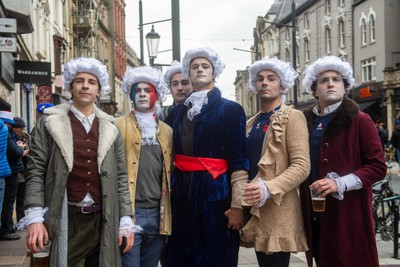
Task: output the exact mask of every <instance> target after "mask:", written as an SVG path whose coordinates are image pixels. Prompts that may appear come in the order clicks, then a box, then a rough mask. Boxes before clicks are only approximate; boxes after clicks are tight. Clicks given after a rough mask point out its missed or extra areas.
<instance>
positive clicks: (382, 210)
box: [372, 160, 399, 241]
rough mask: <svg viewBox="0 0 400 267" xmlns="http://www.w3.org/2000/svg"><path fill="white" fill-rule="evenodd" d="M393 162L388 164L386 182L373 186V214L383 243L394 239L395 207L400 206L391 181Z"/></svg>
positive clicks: (376, 228) (377, 231)
mask: <svg viewBox="0 0 400 267" xmlns="http://www.w3.org/2000/svg"><path fill="white" fill-rule="evenodd" d="M390 163H391V161H390V160H389V161H388V162H387V165H388V173H387V175H386V177H385V179H384V180H382V181H379V182H376V183H375V184H373V185H372V192H373V193H374V196H373V198H372V212H373V216H374V223H375V233H377V234H380V237H381V239H382V240H383V241H391V240H393V239H394V237H395V236H394V227H393V226H394V213H395V212H396V210H397V209H396V207H395V205H398V204H399V203H398V202H399V199H398V198H397V197H398V196H399V194H396V193H394V191H393V189H392V186H391V180H392V173H391V169H392V168H393V166H392V165H390ZM393 197H394V198H393Z"/></svg>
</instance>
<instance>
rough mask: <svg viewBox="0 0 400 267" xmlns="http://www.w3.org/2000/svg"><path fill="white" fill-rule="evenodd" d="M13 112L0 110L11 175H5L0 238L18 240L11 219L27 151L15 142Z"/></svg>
mask: <svg viewBox="0 0 400 267" xmlns="http://www.w3.org/2000/svg"><path fill="white" fill-rule="evenodd" d="M13 117H14V116H13V114H12V113H11V112H9V111H0V119H2V120H3V122H4V123H5V124H6V125H7V128H8V136H7V161H8V164H9V166H10V169H11V175H10V176H7V177H5V178H4V179H5V191H4V200H3V209H2V212H1V228H0V240H18V239H20V238H21V236H19V235H17V234H14V233H15V223H14V219H13V212H14V203H15V199H16V196H17V189H18V176H19V173H21V172H25V167H24V164H23V163H22V157H24V156H25V155H26V154H27V153H28V151H27V150H24V147H25V146H24V145H22V144H21V143H17V140H16V138H15V136H14V133H13V131H12V126H13V125H14V124H15V122H14V119H13Z"/></svg>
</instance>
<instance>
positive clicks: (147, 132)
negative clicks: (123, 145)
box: [135, 111, 158, 146]
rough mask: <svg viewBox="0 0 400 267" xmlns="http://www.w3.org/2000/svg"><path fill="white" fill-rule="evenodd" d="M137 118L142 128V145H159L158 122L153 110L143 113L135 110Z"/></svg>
mask: <svg viewBox="0 0 400 267" xmlns="http://www.w3.org/2000/svg"><path fill="white" fill-rule="evenodd" d="M135 116H136V120H137V122H138V124H139V127H140V129H141V130H142V146H143V145H158V141H157V135H156V133H157V122H156V119H155V118H154V113H153V112H148V113H143V112H138V111H135Z"/></svg>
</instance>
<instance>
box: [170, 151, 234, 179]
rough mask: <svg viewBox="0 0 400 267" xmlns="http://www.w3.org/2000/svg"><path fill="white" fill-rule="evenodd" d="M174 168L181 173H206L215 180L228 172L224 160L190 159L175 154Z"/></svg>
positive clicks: (226, 163)
mask: <svg viewBox="0 0 400 267" xmlns="http://www.w3.org/2000/svg"><path fill="white" fill-rule="evenodd" d="M175 167H177V168H178V169H179V170H181V171H183V172H193V171H208V172H209V173H210V174H211V176H212V177H213V179H214V180H215V179H217V177H218V176H219V175H221V174H223V173H225V172H226V171H227V170H228V162H227V161H226V160H224V159H213V158H202V157H190V156H185V155H181V154H176V155H175Z"/></svg>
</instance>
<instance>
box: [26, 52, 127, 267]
mask: <svg viewBox="0 0 400 267" xmlns="http://www.w3.org/2000/svg"><path fill="white" fill-rule="evenodd" d="M63 78H64V89H65V90H67V91H70V92H71V95H72V101H71V102H68V103H65V104H61V105H57V106H55V107H51V108H46V109H45V111H44V115H43V117H42V118H41V119H40V120H39V121H38V123H37V124H36V126H35V128H34V129H33V131H32V141H31V151H30V153H29V156H28V172H27V177H26V195H25V208H26V209H27V211H26V213H27V216H26V218H25V219H26V225H27V226H28V229H27V234H26V243H27V246H28V248H29V249H30V251H31V252H32V253H36V252H38V250H39V249H38V247H37V244H38V245H39V247H40V249H42V248H43V243H45V242H47V240H49V239H50V240H51V242H52V245H51V251H50V263H49V266H61V265H62V266H65V265H68V266H71V267H72V266H121V258H120V250H119V246H120V245H121V244H122V241H123V238H125V239H126V242H125V244H126V246H125V247H123V248H122V249H123V250H124V252H126V251H129V249H130V248H131V246H132V245H133V233H132V231H131V230H132V228H133V223H132V219H131V215H132V211H131V205H130V202H129V192H128V182H127V176H126V162H125V153H124V145H123V142H122V138H121V135H120V133H119V131H118V128H117V127H116V126H115V125H114V123H113V122H114V118H113V117H111V116H109V115H108V114H106V113H104V112H102V111H101V110H100V109H98V108H97V107H96V106H95V101H96V99H97V98H98V97H99V96H100V95H107V94H109V93H110V91H111V89H110V87H109V85H108V79H109V76H108V73H107V68H106V66H105V65H104V64H102V63H101V62H100V61H98V60H96V59H93V58H77V59H73V60H71V61H69V62H68V63H67V64H65V65H64V73H63Z"/></svg>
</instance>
